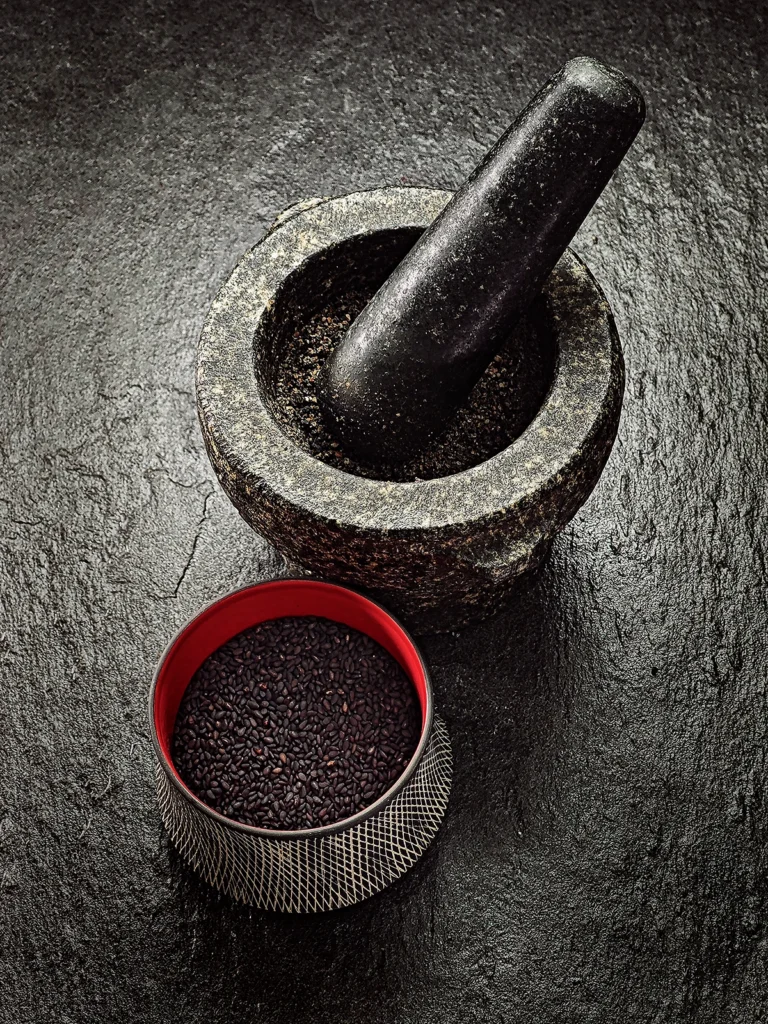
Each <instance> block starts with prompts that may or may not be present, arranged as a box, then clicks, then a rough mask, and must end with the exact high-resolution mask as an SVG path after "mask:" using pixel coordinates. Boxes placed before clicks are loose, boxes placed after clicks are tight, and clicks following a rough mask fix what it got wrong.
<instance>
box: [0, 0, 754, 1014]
mask: <svg viewBox="0 0 768 1024" xmlns="http://www.w3.org/2000/svg"><path fill="white" fill-rule="evenodd" d="M278 8H280V9H278ZM2 29H3V34H2V44H1V45H2V58H3V71H4V75H3V79H4V88H3V92H2V98H1V99H0V103H2V111H3V114H2V124H3V132H2V140H1V141H0V147H1V157H0V158H1V160H2V183H3V184H2V190H1V191H0V237H2V240H3V246H2V264H1V266H0V270H1V273H2V297H1V298H0V302H1V304H2V305H1V306H0V323H1V324H2V374H1V375H0V389H2V399H1V400H0V424H1V425H0V516H1V517H2V533H1V534H0V551H1V552H2V553H1V554H0V558H1V559H2V597H1V599H0V600H1V605H0V618H1V620H2V621H1V622H0V665H2V677H1V678H2V683H3V696H2V702H1V703H0V713H1V714H2V730H3V740H2V747H1V748H0V750H1V752H0V767H1V771H0V807H1V810H0V890H1V894H0V1019H2V1021H3V1022H6V1021H8V1022H14V1024H16V1022H24V1024H26V1022H31V1021H35V1022H39V1021H56V1022H64V1024H68V1022H81V1021H92V1020H93V1021H104V1022H111V1021H120V1022H124V1021H130V1020H141V1021H149V1022H155V1021H157V1022H160V1021H163V1022H167V1021H173V1022H175V1021H179V1022H182V1021H184V1022H186V1021H206V1022H208V1021H216V1022H228V1021H241V1020H249V1021H282V1020H285V1021H295V1022H297V1024H301V1022H305V1021H307V1022H309V1021H325V1020H336V1019H338V1020H344V1021H358V1020H359V1021H370V1022H378V1021H381V1022H390V1021H398V1022H399V1021H426V1022H432V1021H434V1022H438V1021H440V1022H444V1021H451V1022H452V1021H462V1022H464V1021H483V1022H491V1021H493V1022H496V1021H499V1022H501V1021H507V1020H516V1021H520V1022H534V1021H535V1022H539V1021H542V1022H549V1021H569V1022H570V1021H579V1022H582V1021H584V1022H587V1021H589V1022H592V1021H595V1022H597V1021H600V1022H602V1021H625V1020H626V1021H654V1022H667V1021H678V1020H685V1021H689V1020H692V1021H718V1022H719V1021H739V1022H740V1021H749V1022H751V1021H759V1020H762V1019H765V1017H766V1014H768V997H767V996H766V980H765V968H766V959H767V957H768V933H767V932H766V910H767V909H768V879H767V871H768V853H767V852H766V851H767V850H768V843H767V840H768V826H767V822H766V814H767V813H768V812H767V811H766V802H765V801H766V795H765V785H766V778H765V773H766V765H765V743H766V720H767V717H766V710H767V709H766V670H765V655H766V639H765V620H766V599H765V592H764V585H765V527H764V522H765V512H764V508H765V490H766V394H767V388H766V385H767V384H768V380H767V378H768V368H767V366H766V357H765V339H764V333H765V327H766V314H765V312H764V310H763V304H764V274H765V264H766V242H765V237H764V224H765V217H766V213H768V193H767V191H766V190H767V188H768V182H767V181H766V178H768V172H767V171H766V166H768V165H767V164H766V134H765V124H766V118H767V117H768V112H767V110H766V107H767V106H768V104H767V102H766V97H765V92H764V89H763V86H762V82H763V81H764V80H765V74H766V67H765V56H764V49H763V48H762V44H761V39H762V38H765V25H764V23H763V16H762V14H761V8H760V5H754V6H752V5H747V4H743V5H742V4H741V3H728V4H726V3H722V4H721V5H720V6H717V5H714V4H711V3H706V2H701V3H697V4H694V5H690V6H687V7H686V8H685V10H683V9H678V8H677V7H676V6H674V5H671V4H670V5H669V6H666V5H664V4H662V3H651V5H650V6H646V5H637V6H633V7H629V6H628V5H627V6H625V5H623V4H621V3H615V4H610V3H607V2H600V0H598V3H596V4H591V5H584V6H583V7H581V8H577V7H575V6H574V5H571V4H569V3H565V2H555V3H553V4H551V5H520V6H513V5H508V6H506V5H505V6H500V5H499V6H494V5H492V4H489V3H477V4H471V3H447V4H438V3H432V4H408V5H406V4H396V3H386V2H379V3H369V4H363V3H352V0H348V2H346V3H345V2H344V0H314V3H311V2H309V0H307V2H305V3H299V2H298V0H296V2H294V3H291V4H284V5H274V6H272V5H267V4H264V5H258V6H257V5H246V4H243V5H241V6H236V5H212V4H202V3H197V4H178V5H176V6H162V5H159V4H157V5H150V4H135V5H132V6H130V7H125V6H123V5H118V4H114V5H112V6H92V7H91V6H88V7H86V6H85V5H80V4H78V3H75V2H72V3H71V4H69V5H65V4H63V3H62V4H57V5H41V6H37V5H34V6H33V5H23V4H21V5H10V4H5V5H4V6H3V12H2ZM580 52H586V53H590V54H594V55H595V56H597V57H600V58H601V59H604V60H606V61H608V62H609V63H612V64H616V65H617V66H619V67H621V68H622V69H624V70H625V71H626V72H627V73H628V74H629V75H630V76H632V77H633V78H635V79H636V80H637V81H638V83H639V85H640V86H641V88H642V89H643V91H644V92H645V94H646V95H647V97H648V99H649V119H648V121H647V123H646V127H645V129H644V131H643V133H642V135H641V136H640V138H639V140H638V143H637V145H636V146H635V147H634V148H633V150H632V152H631V153H630V155H629V157H628V158H627V161H626V162H625V164H624V166H623V167H622V168H621V169H620V171H619V173H618V175H617V178H616V179H615V181H614V183H613V186H612V187H611V189H610V191H609V192H608V193H607V194H606V195H605V196H604V197H603V199H602V200H601V201H600V203H599V204H598V206H597V208H596V209H595V211H594V212H593V213H592V215H591V216H590V218H589V221H588V222H587V224H586V225H585V227H584V228H583V229H582V231H581V232H580V234H579V236H577V242H576V248H577V250H578V251H580V252H581V253H582V255H583V256H584V257H585V258H586V259H587V262H588V263H589V265H590V267H591V268H592V270H593V271H594V272H595V273H596V275H597V276H598V279H599V281H600V283H601V284H602V286H603V287H604V289H605V291H606V293H607V295H608V298H609V300H610V301H611V303H612V305H613V308H614V311H615V313H616V317H617V321H618V324H619V329H620V332H621V335H622V340H623V344H624V349H625V355H626V360H627V370H628V382H627V393H626V398H625V407H624V416H623V420H622V424H621V427H620V432H619V440H618V442H617V445H616V448H615V449H614V452H613V454H612V456H611V459H610V461H609V464H608V467H607V469H606V471H605V474H604V476H603V478H602V481H601V483H600V485H599V487H598V489H597V491H596V492H595V494H594V495H593V496H592V498H591V499H590V501H589V502H588V504H587V505H586V506H585V508H584V509H583V510H582V511H581V512H580V513H579V515H578V516H577V518H576V519H575V520H574V521H573V523H572V525H571V526H570V527H569V528H568V530H567V531H566V533H565V534H564V536H562V538H561V539H560V541H559V542H558V543H557V544H556V546H555V549H554V552H553V556H552V558H551V561H550V562H549V563H548V565H547V567H546V568H545V569H544V570H543V571H542V572H541V573H540V574H539V575H538V576H537V578H535V579H533V580H531V581H530V583H529V585H528V586H527V587H526V588H525V590H524V592H523V593H522V594H521V595H520V598H519V601H518V604H517V606H516V607H515V608H514V609H513V611H512V612H510V613H509V614H507V615H505V616H504V617H503V618H501V619H497V620H496V621H494V622H492V623H489V624H486V625H484V626H482V627H479V628H476V629H474V630H472V631H468V632H465V633H464V634H462V635H461V636H449V637H444V638H441V639H435V640H431V641H429V643H428V644H427V645H426V648H427V652H428V655H429V658H430V660H431V663H432V666H433V670H434V676H435V688H436V699H437V701H438V704H439V707H440V709H441V711H442V713H443V714H444V716H445V718H446V719H447V721H448V724H449V727H450V729H451V732H452V738H453V744H454V752H455V755H456V773H455V784H454V791H453V797H452V802H451V804H450V806H449V811H448V816H447V820H446V823H445V826H444V828H443V829H442V831H441V833H440V835H439V837H438V840H437V842H436V844H435V846H434V847H433V848H432V849H431V851H430V852H429V853H428V855H427V856H426V857H425V858H424V860H423V861H422V862H421V863H420V864H419V865H418V866H417V868H416V869H415V870H413V871H412V872H411V873H410V874H409V875H408V876H406V878H405V879H403V880H402V881H401V882H400V883H398V884H397V885H395V886H394V887H393V888H392V889H390V890H389V891H387V892H385V893H383V894H382V895H381V896H379V897H376V898H374V899H372V900H370V901H369V902H367V903H364V904H362V905H360V906H358V907H356V908H353V909H350V910H348V911H344V912H339V913H336V914H332V915H326V916H320V917H315V918H301V919H296V918H284V917H278V916H275V915H268V914H262V913H258V912H255V911H251V910H249V909H248V908H244V907H241V906H237V905H235V904H233V903H231V902H229V901H228V900H227V899H224V898H219V897H217V896H216V895H214V894H212V893H211V892H210V891H208V890H207V889H205V888H204V887H203V886H202V885H201V884H199V883H198V882H197V881H196V880H195V879H194V877H192V876H191V875H190V874H189V873H188V871H187V870H186V869H185V868H184V867H183V865H182V864H181V862H180V860H179V858H178V857H177V856H176V855H174V854H173V853H172V852H171V851H170V850H169V848H168V844H167V842H166V839H165V837H164V835H163V833H162V831H161V828H160V823H159V818H158V814H157V811H156V808H155V804H154V794H153V790H152V779H151V752H150V748H149V744H148V739H147V729H146V724H145V702H146V695H147V689H148V685H149V678H150V675H151V671H152V667H153V664H154V662H155V660H156V658H157V657H158V655H159V653H160V651H161V650H162V648H163V646H164V645H165V643H166V641H167V639H168V638H169V636H170V635H171V633H172V631H173V630H174V629H175V628H176V627H177V626H179V625H180V624H181V623H182V622H183V621H184V620H185V619H186V618H187V617H188V616H189V615H190V614H191V613H192V612H193V611H194V610H196V609H197V608H198V606H199V605H200V604H202V603H203V602H205V601H208V600H210V599H211V598H213V597H215V596H216V595H218V594H220V593H221V592H223V591H225V590H227V589H230V588H232V587H234V586H237V585H238V584H241V583H245V582H248V581H251V580H258V579H263V578H265V577H266V576H268V575H270V574H272V573H274V572H276V571H280V570H281V562H280V560H279V559H278V558H277V557H276V556H274V555H273V554H272V553H271V552H270V550H269V549H268V548H267V546H266V545H265V544H264V543H262V542H261V541H260V540H259V539H258V538H257V537H256V536H255V535H253V534H251V533H250V532H249V531H248V529H247V527H246V526H245V525H244V524H243V523H242V521H241V520H240V519H239V517H238V516H237V513H236V512H235V511H234V509H233V508H232V507H231V506H230V505H229V503H228V502H227V500H226V499H225V498H224V497H223V495H222V493H221V492H220V490H219V488H218V486H217V485H216V483H215V482H214V477H213V472H212V470H211V468H210V466H209V465H208V462H207V460H206V458H205V455H204V452H203V447H202V442H201V439H200V434H199V430H198V426H197V422H196V419H195V412H194V398H193V383H192V374H193V362H194V346H195V342H196V338H197V335H198V333H199V331H200V327H201V324H202V320H203V317H204V315H205V312H206V309H207V306H208V304H209V302H210V300H211V299H212V297H213V295H214V294H215V293H216V291H217V289H218V287H219V286H220V284H221V282H222V281H223V280H224V279H225V277H226V275H227V274H228V273H229V271H230V270H231V268H232V267H233V265H234V263H235V262H236V260H237V259H238V257H239V255H240V254H241V253H242V251H243V250H244V249H245V248H246V247H248V246H249V245H250V244H252V243H253V242H254V241H255V240H256V239H257V238H258V237H259V235H260V233H261V232H262V231H263V230H264V229H265V228H266V226H267V225H268V223H269V222H270V221H271V219H272V217H273V215H274V214H275V213H277V212H278V211H279V210H281V209H283V208H284V207H286V206H287V205H288V204H289V203H290V202H291V201H292V200H294V199H298V198H301V197H303V196H308V195H322V194H338V193H341V192H343V191H348V190H350V189H352V188H362V187H366V186H374V185H378V184H382V183H392V182H395V183H396V182H400V181H407V182H415V183H427V184H432V185H437V186H444V187H455V186H456V184H457V183H458V182H459V181H461V180H462V178H463V177H464V175H465V174H466V172H467V171H468V169H469V168H470V167H471V166H472V165H473V164H474V163H475V162H476V160H477V158H478V157H479V156H480V155H481V154H482V153H483V152H484V151H485V149H486V148H487V147H488V145H489V144H490V143H491V142H492V141H493V139H494V138H495V137H496V136H497V135H498V134H499V133H500V131H501V130H503V128H504V127H505V126H506V124H507V123H508V121H509V117H510V114H511V113H512V112H514V111H516V110H517V109H519V107H520V106H521V105H522V103H523V102H524V101H525V100H526V99H527V98H528V97H529V95H530V94H531V92H532V88H531V84H530V83H534V82H538V81H541V80H543V79H544V78H545V77H546V75H547V74H548V73H549V72H551V70H552V69H553V68H554V67H556V66H558V64H559V63H561V62H562V61H564V60H565V59H567V58H568V57H570V56H573V55H575V54H578V53H580Z"/></svg>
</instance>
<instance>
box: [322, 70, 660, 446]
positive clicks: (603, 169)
mask: <svg viewBox="0 0 768 1024" xmlns="http://www.w3.org/2000/svg"><path fill="white" fill-rule="evenodd" d="M644 118H645V103H644V101H643V97H642V95H641V93H640V91H639V90H638V88H637V86H635V85H634V84H633V83H632V82H631V81H630V80H629V79H628V78H627V77H626V76H625V75H623V74H622V73H621V72H620V71H617V70H615V69H614V68H610V67H608V66H607V65H605V64H602V63H601V62H600V61H597V60H594V59H593V58H590V57H577V58H575V59H573V60H570V61H568V63H567V64H565V65H564V66H563V67H562V68H561V69H560V70H559V71H558V72H557V74H555V75H554V77H553V78H551V79H550V80H549V81H548V82H547V84H546V85H545V86H544V87H543V89H541V91H540V92H539V93H538V94H537V95H536V96H535V97H534V98H533V100H532V101H531V102H530V103H529V104H528V106H527V107H526V108H525V109H524V110H523V111H522V113H521V114H520V115H519V116H518V117H517V119H516V120H515V121H514V122H513V123H512V125H510V127H509V128H508V129H507V131H506V132H505V133H504V134H503V135H502V136H501V138H500V139H499V140H498V142H496V144H495V145H494V146H493V148H492V149H491V150H490V151H489V152H488V154H487V155H486V156H485V158H484V159H483V160H482V162H481V163H480V164H479V165H478V167H477V168H476V169H475V170H474V171H473V172H472V174H471V175H470V177H469V178H468V179H467V181H466V182H465V183H464V185H463V186H462V187H461V188H460V189H459V191H458V192H457V193H456V194H455V195H454V197H453V198H452V199H451V201H450V202H449V203H448V204H447V206H446V207H445V209H444V210H443V211H442V213H441V214H440V215H439V216H438V217H437V218H436V219H435V221H434V222H433V223H432V224H431V225H430V227H429V228H428V229H427V230H426V231H425V232H424V234H423V235H422V236H421V238H420V239H419V240H418V241H417V242H416V244H415V245H414V246H413V248H412V249H411V250H410V252H409V253H408V254H407V255H406V256H405V258H404V259H403V260H402V262H401V263H400V264H399V265H398V266H397V268H396V269H395V270H394V272H393V273H392V275H391V276H390V277H389V279H388V280H387V281H386V282H385V283H384V285H382V287H381V288H380V289H379V290H378V292H377V293H376V294H375V295H374V297H373V298H372V299H371V301H370V302H369V303H368V305H367V306H366V307H365V309H364V310H363V311H362V313H361V314H360V315H359V316H358V317H357V319H356V320H355V321H354V323H353V324H352V326H351V327H350V329H349V330H348V332H347V334H346V335H345V337H344V338H343V339H342V341H341V342H340V344H339V345H338V347H337V348H336V350H335V351H334V353H333V354H332V355H331V356H330V358H329V359H328V360H327V362H326V364H325V365H324V366H323V368H322V370H321V372H320V375H319V379H318V399H319V401H320V404H321V407H322V408H323V410H324V412H325V414H326V416H327V418H328V420H329V422H330V425H331V427H332V428H333V430H334V432H335V433H336V434H337V436H338V438H339V440H340V441H341V442H342V444H343V445H344V446H345V447H346V448H347V449H348V450H350V451H352V452H354V453H356V454H357V455H359V456H360V457H362V458H364V459H368V460H371V461H376V460H378V459H386V461H388V462H393V461H399V460H400V459H403V460H404V459H406V458H410V457H413V456H415V455H418V454H419V453H420V452H422V451H423V450H425V449H426V448H427V447H428V445H429V444H430V443H431V442H432V441H433V439H434V438H436V437H438V436H439V435H440V433H442V431H443V430H444V429H445V428H446V427H447V425H448V423H449V422H450V419H451V417H452V416H453V415H454V413H455V412H456V410H457V409H458V407H459V406H460V405H461V404H462V403H463V402H464V401H465V400H466V399H467V397H468V395H469V393H470V391H471V390H472V388H473V387H474V385H475V384H476V383H477V381H478V380H479V378H480V377H481V376H482V374H483V371H484V370H485V368H486V367H487V366H488V364H489V363H490V361H491V360H492V359H493V357H494V355H495V354H496V353H497V352H498V351H499V349H500V348H501V347H502V345H503V344H504V343H505V342H507V341H508V339H509V336H510V331H511V329H512V327H513V326H514V324H515V322H516V321H517V320H518V319H519V317H520V316H521V315H522V314H523V313H524V312H525V310H526V308H527V307H528V306H529V304H530V303H531V301H532V300H533V299H534V298H535V297H536V295H537V294H538V293H539V291H540V290H541V286H542V285H543V283H544V281H545V280H546V278H547V276H548V275H549V273H550V271H551V270H552V268H553V267H554V265H555V264H556V263H557V261H558V259H559V258H560V256H562V254H563V252H564V251H565V249H566V248H567V246H568V244H569V242H570V241H571V240H572V238H573V236H574V234H575V233H576V231H577V230H578V228H579V226H580V225H581V223H582V221H583V220H584V218H585V217H586V215H587V213H588V212H589V211H590V209H591V208H592V206H593V204H594V203H595V200H596V199H597V198H598V196H599V195H600V193H601V192H602V191H603V189H604V187H605V185H606V184H607V183H608V181H609V179H610V177H611V175H612V174H613V172H614V171H615V170H616V168H617V167H618V165H619V163H620V162H621V160H622V158H623V157H624V155H625V153H626V152H627V150H628V149H629V147H630V145H631V144H632V141H633V139H634V138H635V136H636V134H637V132H638V131H639V130H640V127H641V125H642V123H643V120H644Z"/></svg>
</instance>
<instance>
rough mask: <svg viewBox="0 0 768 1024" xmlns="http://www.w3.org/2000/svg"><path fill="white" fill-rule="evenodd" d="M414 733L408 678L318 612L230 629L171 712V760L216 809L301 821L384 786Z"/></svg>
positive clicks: (280, 824) (252, 818) (319, 818)
mask: <svg viewBox="0 0 768 1024" xmlns="http://www.w3.org/2000/svg"><path fill="white" fill-rule="evenodd" d="M342 642H343V644H344V657H343V658H340V657H339V655H338V654H337V653H336V652H337V645H338V644H340V643H342ZM286 654H287V655H288V657H286ZM331 666H332V667H331ZM332 673H333V675H332ZM352 677H354V688H353V687H352V686H351V682H352ZM329 682H333V683H334V684H335V685H334V687H333V688H332V689H328V683H329ZM254 712H255V713H257V714H258V716H259V717H258V718H254V717H253V715H254ZM420 730H421V715H420V710H419V702H418V699H417V697H416V693H415V691H414V689H413V685H412V684H411V682H410V680H409V679H408V677H407V676H406V675H405V673H404V672H403V670H402V669H401V668H400V666H399V665H398V663H397V662H396V661H395V660H394V658H392V657H391V656H390V655H389V653H388V652H387V651H385V650H384V649H383V648H382V647H380V646H379V645H378V644H377V643H376V642H375V641H374V640H372V639H371V638H370V637H368V636H366V635H365V634H363V633H359V632H357V631H355V630H350V629H349V627H347V626H342V625H340V624H339V623H336V622H332V621H330V620H328V619H322V618H316V617H303V618H283V619H273V620H271V621H269V622H264V623H261V624H260V625H259V626H256V627H254V628H253V629H249V630H246V631H245V632H244V633H241V634H239V635H238V636H236V637H234V638H233V639H232V640H230V641H229V642H228V643H226V644H224V645H223V646H222V647H220V648H219V649H218V650H217V651H215V652H214V653H213V654H212V655H211V656H210V657H209V658H208V659H207V660H206V661H205V662H204V663H203V665H202V666H201V667H200V669H199V670H198V671H197V672H196V673H195V676H194V677H193V679H192V681H191V682H190V685H189V687H188V688H187V691H186V693H185V694H184V698H183V700H182V703H181V706H180V708H179V712H178V715H177V718H176V727H175V730H174V736H173V748H172V749H173V760H174V763H175V765H176V767H177V769H178V771H179V774H180V775H181V777H182V779H183V780H184V782H185V783H186V784H187V786H189V788H190V789H191V790H192V791H193V792H194V793H195V794H196V795H197V796H198V797H199V798H200V799H201V800H204V801H205V803H207V804H208V805H209V806H211V807H212V808H213V809H214V810H216V811H218V812H219V813H221V814H224V815H226V816H227V817H230V818H233V819H234V820H236V821H240V822H243V823H244V824H248V825H257V826H261V827H265V828H284V829H301V828H311V827H313V825H328V824H331V823H332V822H335V821H339V820H341V819H342V818H346V817H349V816H350V815H352V814H355V813H356V812H357V811H359V810H362V809H363V808H364V807H366V806H368V805H370V804H371V803H373V802H374V801H375V800H377V799H378V798H379V797H380V796H381V795H382V794H383V793H384V792H386V790H387V789H388V788H389V787H390V786H391V785H392V783H393V782H394V781H395V779H396V778H397V777H398V776H399V775H400V773H401V772H402V770H403V768H404V767H405V765H407V763H408V762H409V761H410V759H411V757H412V755H413V752H414V750H415V749H416V746H417V743H418V739H419V734H420ZM214 741H215V742H214Z"/></svg>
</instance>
